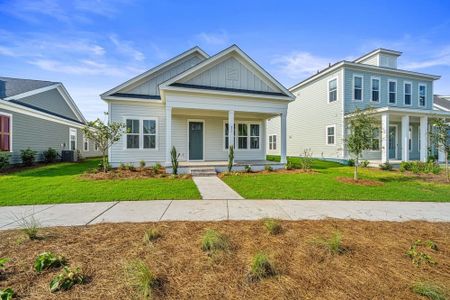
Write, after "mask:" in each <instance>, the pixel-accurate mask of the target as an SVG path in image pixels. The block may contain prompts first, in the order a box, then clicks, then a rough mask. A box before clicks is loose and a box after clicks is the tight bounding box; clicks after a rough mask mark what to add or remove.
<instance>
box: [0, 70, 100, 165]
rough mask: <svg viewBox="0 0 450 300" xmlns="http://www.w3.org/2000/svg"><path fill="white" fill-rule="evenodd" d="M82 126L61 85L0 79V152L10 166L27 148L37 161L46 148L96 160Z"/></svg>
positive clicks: (79, 115) (71, 100) (78, 115)
mask: <svg viewBox="0 0 450 300" xmlns="http://www.w3.org/2000/svg"><path fill="white" fill-rule="evenodd" d="M85 123H86V120H85V118H84V117H83V115H82V113H81V112H80V110H79V109H78V107H77V106H76V104H75V102H74V101H73V99H72V98H71V97H70V95H69V93H68V92H67V90H66V89H65V88H64V86H63V85H62V83H59V82H50V81H41V80H30V79H20V78H10V77H0V151H8V152H10V153H11V163H20V162H21V160H20V150H24V149H27V148H31V149H32V150H35V151H37V152H38V155H37V160H38V161H39V160H42V159H43V157H42V152H43V151H45V150H47V149H48V148H49V147H51V148H53V149H55V150H57V151H58V152H61V151H62V150H75V151H76V150H79V151H80V154H81V156H83V157H91V156H98V155H99V154H100V153H99V152H98V151H97V150H96V147H95V145H94V144H93V143H91V142H89V141H88V140H86V139H84V137H83V134H82V132H81V128H82V127H83V126H84V125H85Z"/></svg>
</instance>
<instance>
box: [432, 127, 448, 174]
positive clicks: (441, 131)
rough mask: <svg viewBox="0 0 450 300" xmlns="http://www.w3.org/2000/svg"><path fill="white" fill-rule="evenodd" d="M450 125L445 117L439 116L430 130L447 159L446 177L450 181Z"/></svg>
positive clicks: (433, 139)
mask: <svg viewBox="0 0 450 300" xmlns="http://www.w3.org/2000/svg"><path fill="white" fill-rule="evenodd" d="M449 132H450V125H449V124H448V123H446V122H445V119H442V118H437V119H434V120H433V122H432V129H431V131H430V132H429V135H430V139H431V140H432V141H433V142H434V144H435V145H436V148H437V149H438V151H442V152H444V159H445V177H446V178H447V182H450V174H449V169H448V154H449V152H450V143H449V141H450V135H449Z"/></svg>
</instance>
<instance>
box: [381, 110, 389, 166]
mask: <svg viewBox="0 0 450 300" xmlns="http://www.w3.org/2000/svg"><path fill="white" fill-rule="evenodd" d="M388 161H389V114H388V113H383V114H382V115H381V162H382V163H385V162H388Z"/></svg>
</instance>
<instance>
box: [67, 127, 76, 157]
mask: <svg viewBox="0 0 450 300" xmlns="http://www.w3.org/2000/svg"><path fill="white" fill-rule="evenodd" d="M69 146H70V150H72V151H75V150H77V130H76V129H75V128H70V129H69Z"/></svg>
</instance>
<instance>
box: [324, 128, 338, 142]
mask: <svg viewBox="0 0 450 300" xmlns="http://www.w3.org/2000/svg"><path fill="white" fill-rule="evenodd" d="M331 127H333V128H334V143H333V144H329V143H328V128H331ZM325 145H327V146H336V124H333V125H328V126H326V127H325Z"/></svg>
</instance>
